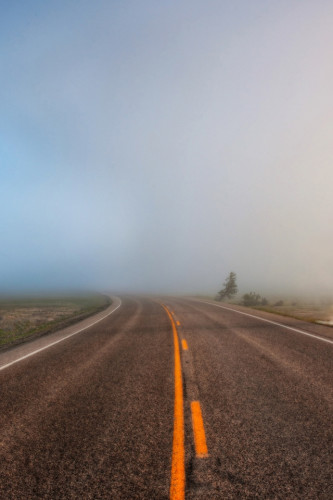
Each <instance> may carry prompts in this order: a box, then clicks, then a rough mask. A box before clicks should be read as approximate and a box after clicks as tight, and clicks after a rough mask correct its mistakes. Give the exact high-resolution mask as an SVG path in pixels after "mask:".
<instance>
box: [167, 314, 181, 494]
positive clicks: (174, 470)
mask: <svg viewBox="0 0 333 500" xmlns="http://www.w3.org/2000/svg"><path fill="white" fill-rule="evenodd" d="M163 308H164V309H165V310H166V312H167V315H168V316H169V319H170V322H171V325H172V333H173V343H174V350H175V405H174V420H173V443H172V463H171V484H170V499H171V500H182V499H183V498H185V448H184V405H183V380H182V366H181V362H180V351H179V341H178V335H177V328H176V325H175V322H174V320H173V317H172V316H171V314H170V312H169V310H168V309H167V308H166V307H165V306H163Z"/></svg>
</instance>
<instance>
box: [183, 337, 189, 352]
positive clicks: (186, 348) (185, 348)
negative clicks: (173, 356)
mask: <svg viewBox="0 0 333 500" xmlns="http://www.w3.org/2000/svg"><path fill="white" fill-rule="evenodd" d="M182 348H183V349H184V351H187V350H188V345H187V342H186V340H185V339H183V340H182Z"/></svg>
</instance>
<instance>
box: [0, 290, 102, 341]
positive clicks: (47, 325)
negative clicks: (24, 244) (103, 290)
mask: <svg viewBox="0 0 333 500" xmlns="http://www.w3.org/2000/svg"><path fill="white" fill-rule="evenodd" d="M110 302H111V300H110V298H109V297H107V296H105V295H101V294H89V295H73V296H72V295H70V296H65V295H61V296H44V297H37V296H26V297H0V348H1V347H4V346H7V345H10V344H17V343H19V342H22V341H24V340H26V339H27V338H30V337H35V336H39V335H43V334H45V333H48V332H51V331H54V330H57V329H60V328H64V327H66V326H68V325H70V324H72V323H73V322H75V321H79V320H80V319H84V318H86V317H87V316H89V315H91V314H94V313H95V312H98V311H101V310H103V309H104V308H106V307H107V306H108V305H109V304H110Z"/></svg>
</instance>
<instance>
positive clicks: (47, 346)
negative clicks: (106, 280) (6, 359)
mask: <svg viewBox="0 0 333 500" xmlns="http://www.w3.org/2000/svg"><path fill="white" fill-rule="evenodd" d="M119 300H120V299H119ZM120 306H121V300H120V304H119V305H118V306H117V307H116V308H115V309H112V311H111V312H109V313H108V314H106V315H105V316H103V317H102V318H99V319H98V320H97V321H94V322H93V323H90V325H88V326H85V327H84V328H81V329H80V330H77V331H76V332H73V333H70V334H69V335H66V336H65V337H62V338H61V339H59V340H56V341H55V342H51V344H48V345H45V346H44V347H40V348H39V349H36V351H32V352H29V354H26V355H25V356H21V357H20V358H17V359H14V361H11V362H10V363H7V364H6V365H3V366H0V371H1V370H4V369H5V368H8V367H9V366H11V365H14V364H15V363H18V362H19V361H22V360H23V359H26V358H30V356H33V355H34V354H37V353H39V352H41V351H44V350H45V349H48V348H49V347H52V346H53V345H56V344H59V342H62V341H63V340H66V339H69V337H73V335H76V334H77V333H80V332H83V330H87V329H88V328H90V327H91V326H93V325H96V323H99V322H100V321H102V320H103V319H105V318H107V317H108V316H110V314H113V313H114V312H115V311H116V310H117V309H118V308H119V307H120Z"/></svg>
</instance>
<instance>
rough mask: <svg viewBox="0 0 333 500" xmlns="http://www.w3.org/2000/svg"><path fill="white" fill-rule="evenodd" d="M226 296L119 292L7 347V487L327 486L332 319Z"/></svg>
mask: <svg viewBox="0 0 333 500" xmlns="http://www.w3.org/2000/svg"><path fill="white" fill-rule="evenodd" d="M162 304H163V305H164V306H166V307H165V308H164V307H163V306H162ZM227 307H228V308H224V307H219V305H218V304H216V303H215V304H214V303H205V302H204V301H199V300H189V299H179V298H170V297H166V298H160V299H154V300H153V299H149V298H142V297H122V298H121V302H120V301H118V300H117V299H115V300H114V303H113V305H112V306H111V308H109V310H107V311H105V312H104V313H102V314H100V315H99V316H98V317H97V318H93V319H89V320H87V321H85V322H84V323H83V324H78V325H75V326H72V327H70V328H69V329H66V331H63V332H57V333H56V334H52V335H49V336H45V337H42V338H41V339H38V340H35V341H33V342H30V343H26V344H24V345H23V346H18V347H16V348H14V349H11V350H8V351H6V352H2V353H1V354H0V383H1V398H0V410H1V411H0V498H1V499H4V500H10V499H13V500H14V499H15V500H20V499H24V500H26V499H39V498H42V499H66V500H67V499H116V500H118V499H155V498H156V499H167V498H171V499H172V500H176V499H179V500H181V499H182V498H185V497H186V498H188V499H192V498H193V499H194V498H195V499H197V498H199V499H204V500H206V499H233V498H235V499H237V498H239V499H243V498H248V499H254V498H263V499H302V500H304V499H323V500H330V499H332V498H333V474H332V472H333V446H332V445H333V439H332V436H333V433H332V427H333V426H332V415H333V391H332V388H333V370H332V368H333V362H332V360H333V330H332V329H331V328H329V327H324V326H319V325H318V326H317V325H312V324H308V323H303V322H300V321H297V320H292V319H286V318H282V317H278V316H273V315H269V314H267V313H259V312H257V311H255V312H254V311H251V310H249V309H244V308H243V309H242V308H237V307H235V308H233V310H230V308H229V306H227ZM244 312H245V313H246V314H243V313H244ZM249 314H250V315H249ZM91 323H93V324H92V325H91V326H89V324H91Z"/></svg>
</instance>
